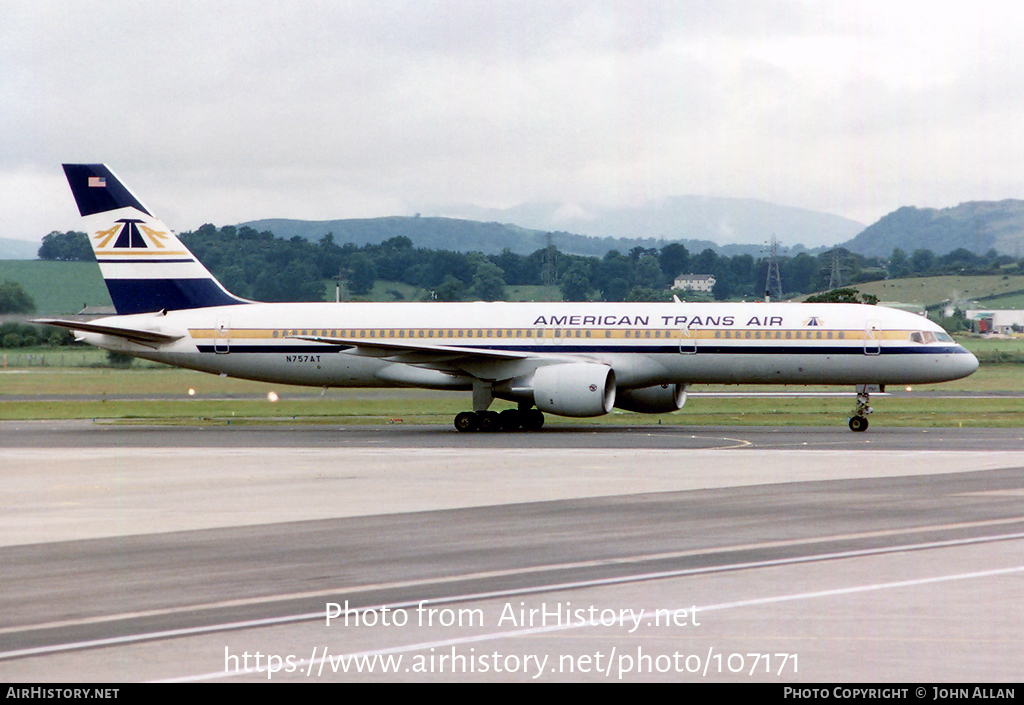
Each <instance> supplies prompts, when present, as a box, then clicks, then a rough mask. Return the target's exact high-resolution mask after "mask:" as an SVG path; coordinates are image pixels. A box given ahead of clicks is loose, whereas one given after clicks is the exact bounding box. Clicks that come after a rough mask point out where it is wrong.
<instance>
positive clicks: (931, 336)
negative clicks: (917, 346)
mask: <svg viewBox="0 0 1024 705" xmlns="http://www.w3.org/2000/svg"><path fill="white" fill-rule="evenodd" d="M910 339H911V340H912V341H914V342H915V343H934V342H935V341H936V340H941V341H942V342H944V343H951V342H953V339H952V338H950V337H949V336H948V335H946V334H945V333H932V332H931V331H930V330H924V331H915V332H913V333H911V334H910Z"/></svg>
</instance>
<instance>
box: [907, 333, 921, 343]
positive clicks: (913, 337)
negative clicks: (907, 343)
mask: <svg viewBox="0 0 1024 705" xmlns="http://www.w3.org/2000/svg"><path fill="white" fill-rule="evenodd" d="M910 339H911V340H912V341H913V342H915V343H923V342H924V337H923V336H922V335H921V334H920V333H911V334H910Z"/></svg>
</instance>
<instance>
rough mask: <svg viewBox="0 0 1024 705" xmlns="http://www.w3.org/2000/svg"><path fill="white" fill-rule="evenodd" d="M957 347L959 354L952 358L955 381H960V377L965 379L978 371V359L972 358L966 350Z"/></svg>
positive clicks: (970, 353)
mask: <svg viewBox="0 0 1024 705" xmlns="http://www.w3.org/2000/svg"><path fill="white" fill-rule="evenodd" d="M957 347H958V348H959V349H958V350H957V352H958V353H959V354H957V355H954V356H953V359H954V362H953V369H954V373H955V374H956V378H955V379H960V378H961V377H966V376H967V375H969V374H972V373H973V372H974V371H975V370H977V369H978V358H977V357H975V356H974V353H972V352H971V351H969V350H967V349H966V348H962V347H960V346H959V345H958V346H957Z"/></svg>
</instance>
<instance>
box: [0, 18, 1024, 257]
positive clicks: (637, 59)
mask: <svg viewBox="0 0 1024 705" xmlns="http://www.w3.org/2000/svg"><path fill="white" fill-rule="evenodd" d="M0 12H2V15H3V16H4V18H5V22H4V23H3V26H2V27H0V89H2V90H3V94H4V96H5V107H4V110H3V111H2V112H0V185H4V186H6V187H7V191H6V192H5V193H4V194H3V195H2V196H0V204H2V205H3V209H4V210H3V212H4V214H5V218H4V222H3V223H2V224H0V237H15V238H19V237H20V238H28V237H40V236H41V235H42V234H45V232H48V231H49V230H51V229H54V228H57V227H60V228H63V227H65V223H66V219H65V216H64V215H62V214H63V213H64V212H65V211H66V210H67V205H68V204H69V203H70V197H69V196H67V195H66V194H63V191H64V190H66V189H64V186H63V176H62V174H61V171H60V169H59V164H60V163H61V162H67V161H90V162H92V161H104V162H107V163H109V164H110V165H111V166H113V168H114V169H115V170H117V172H118V173H119V174H120V175H121V176H122V177H123V178H124V180H125V181H126V182H127V183H129V184H130V185H131V187H132V188H133V189H134V190H136V191H137V192H139V195H140V196H141V197H142V198H143V200H145V201H146V202H147V203H150V205H153V206H154V207H155V208H157V210H158V212H159V213H160V214H161V215H162V216H163V217H164V219H165V220H166V221H167V222H168V224H169V225H171V226H172V227H175V228H178V229H185V228H190V227H196V226H198V225H199V224H201V223H203V222H217V223H227V222H237V221H242V220H248V219H253V218H259V217H272V216H281V217H306V218H341V217H366V216H373V215H390V214H396V213H412V212H415V211H417V210H420V209H422V208H424V207H426V206H428V205H431V204H445V203H477V204H479V205H481V206H493V207H499V206H500V207H507V206H511V205H515V204H517V203H521V202H526V201H530V200H543V201H558V202H565V203H578V204H581V206H583V207H586V206H587V205H589V204H594V205H628V204H635V203H639V202H641V201H644V200H648V199H657V198H661V197H665V196H671V195H680V194H698V195H713V196H733V197H749V198H758V199H761V200H766V201H772V202H776V203H780V204H784V205H793V206H799V207H803V208H810V209H815V210H822V211H828V212H834V213H838V214H841V215H846V216H848V217H852V218H855V219H858V220H862V221H865V222H872V221H874V220H876V219H877V218H879V217H881V216H882V215H884V214H885V213H886V212H889V211H891V210H894V209H895V208H897V207H899V206H901V205H919V206H940V207H941V206H949V205H955V204H956V203H959V202H961V201H964V200H971V199H1001V198H1009V197H1019V196H1020V195H1021V194H1020V192H1019V191H1018V190H1017V182H1018V180H1019V179H1018V177H1017V171H1018V166H1017V165H1018V164H1019V163H1020V162H1021V159H1022V158H1024V141H1022V138H1021V136H1020V128H1019V127H1018V126H1017V125H1016V122H1017V120H1016V116H1017V115H1019V114H1020V111H1021V108H1022V107H1024V106H1022V105H1021V103H1022V101H1024V96H1022V95H1021V93H1020V91H1019V89H1018V88H1017V85H1018V83H1019V76H1020V75H1021V69H1022V68H1024V66H1022V62H1024V57H1022V56H1021V55H1020V52H1019V50H1018V49H1017V43H1018V38H1019V36H1020V35H1021V34H1022V32H1021V30H1022V29H1024V27H1022V25H1024V10H1017V9H1016V8H1015V7H1013V6H1008V5H1006V4H997V5H993V6H984V5H982V6H964V5H962V4H959V3H956V4H946V3H934V2H930V3H919V2H884V3H883V2H870V1H865V2H834V3H818V2H813V3H811V2H807V3H805V2H757V3H751V2H721V1H716V2H611V1H606V2H568V1H566V2H553V1H550V0H545V1H543V2H526V1H521V0H520V1H515V2H513V1H503V0H491V1H489V2H476V1H474V2H460V1H453V0H445V1H444V2H441V1H434V0H420V1H417V2H396V1H387V0H380V1H377V2H365V3H358V2H357V3H342V4H339V3H333V2H319V3H318V2H290V1H278V2H274V3H257V4H254V3H243V2H218V3H207V2H175V3H136V2H124V1H120V2H119V1H113V2H105V3H92V4H82V3H77V2H70V1H68V2H45V1H43V2H33V3H26V2H0ZM56 193H60V194H62V195H60V196H59V200H58V201H57V202H52V201H51V200H50V199H51V198H53V194H56ZM157 203H160V205H162V206H164V207H162V208H161V207H157V206H156V205H155V204H157ZM165 204H166V205H165ZM72 208H73V207H72ZM51 223H52V224H51ZM73 225H74V224H73V223H72V225H71V226H67V227H72V226H73Z"/></svg>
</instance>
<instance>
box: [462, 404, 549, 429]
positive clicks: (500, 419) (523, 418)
mask: <svg viewBox="0 0 1024 705" xmlns="http://www.w3.org/2000/svg"><path fill="white" fill-rule="evenodd" d="M543 425H544V414H543V413H541V411H540V410H539V409H505V411H502V412H501V413H498V412H497V411H479V412H475V411H463V412H462V413H461V414H459V415H458V416H456V417H455V428H456V429H458V430H459V431H465V432H468V431H517V430H519V429H523V430H524V431H539V430H540V429H541V427H542V426H543Z"/></svg>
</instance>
